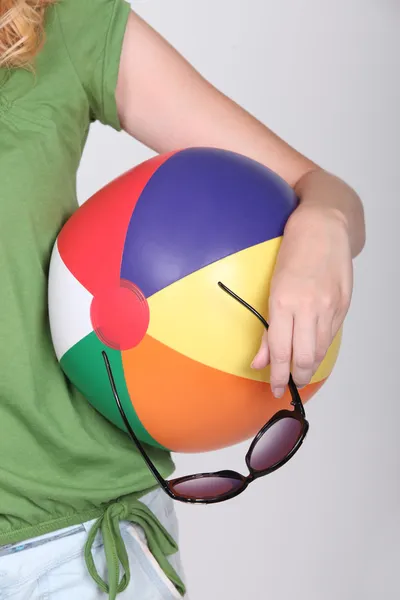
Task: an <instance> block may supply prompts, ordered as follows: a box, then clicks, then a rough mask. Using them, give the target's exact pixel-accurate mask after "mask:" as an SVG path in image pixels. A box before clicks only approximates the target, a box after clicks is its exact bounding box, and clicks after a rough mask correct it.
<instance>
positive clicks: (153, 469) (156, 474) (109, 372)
mask: <svg viewBox="0 0 400 600" xmlns="http://www.w3.org/2000/svg"><path fill="white" fill-rule="evenodd" d="M102 355H103V359H104V363H105V366H106V370H107V375H108V379H109V382H110V386H111V390H112V393H113V396H114V399H115V402H116V404H117V406H118V410H119V413H120V415H121V418H122V420H123V422H124V424H125V427H126V429H127V430H128V433H129V435H130V436H131V438H132V440H133V441H134V442H135V444H136V446H137V449H138V450H139V452H140V454H141V455H142V457H143V460H144V461H145V463H146V464H147V466H148V468H149V469H150V471H151V472H152V473H153V475H154V477H155V478H156V479H157V481H158V483H159V484H160V485H161V487H162V488H163V489H164V490H165V491H166V492H167V493H168V494H169V495H170V490H169V487H168V485H167V482H166V481H165V479H164V478H163V477H162V476H161V473H159V471H158V470H157V469H156V467H155V466H154V464H153V462H152V461H151V460H150V458H149V457H148V455H147V452H146V451H145V449H144V448H143V446H142V444H141V442H140V441H139V439H138V437H137V436H136V435H135V433H134V431H133V429H132V427H131V426H130V424H129V421H128V418H127V416H126V414H125V411H124V409H123V408H122V404H121V400H120V398H119V395H118V392H117V387H116V385H115V380H114V376H113V374H112V370H111V365H110V361H109V360H108V356H107V354H106V352H104V350H103V351H102Z"/></svg>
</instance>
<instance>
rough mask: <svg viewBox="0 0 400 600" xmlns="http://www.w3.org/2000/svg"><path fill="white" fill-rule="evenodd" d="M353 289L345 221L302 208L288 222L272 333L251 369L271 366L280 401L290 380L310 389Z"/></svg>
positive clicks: (273, 298)
mask: <svg viewBox="0 0 400 600" xmlns="http://www.w3.org/2000/svg"><path fill="white" fill-rule="evenodd" d="M352 285H353V268H352V254H351V247H350V239H349V234H348V230H347V227H346V225H345V223H344V221H343V219H341V218H340V216H339V215H338V214H337V213H335V212H334V211H333V210H331V209H327V208H324V207H323V206H321V205H313V206H302V205H300V206H299V208H298V209H297V210H296V211H295V212H294V213H293V215H292V216H291V218H290V219H289V221H288V223H287V226H286V230H285V235H284V238H283V241H282V245H281V248H280V252H279V256H278V260H277V264H276V268H275V272H274V276H273V279H272V282H271V292H270V298H269V324H270V327H269V330H268V332H265V334H264V336H263V339H262V342H261V347H260V350H259V352H258V354H257V355H256V357H255V359H254V361H253V363H252V367H253V368H255V369H263V368H265V367H266V366H267V364H270V365H271V387H272V391H273V393H274V395H275V397H277V398H280V397H281V396H282V395H283V394H284V392H285V388H286V385H287V383H288V380H289V373H290V368H291V362H292V363H293V367H292V376H293V379H294V381H295V383H296V385H298V386H299V387H302V386H304V385H307V384H308V383H309V382H310V380H311V378H312V376H313V375H314V373H315V372H316V370H317V368H318V366H319V364H320V363H321V362H322V360H323V358H324V356H325V354H326V352H327V350H328V348H329V346H330V345H331V343H332V341H333V339H334V337H335V335H336V334H337V332H338V331H339V329H340V327H341V325H342V323H343V321H344V318H345V316H346V314H347V311H348V308H349V305H350V300H351V294H352Z"/></svg>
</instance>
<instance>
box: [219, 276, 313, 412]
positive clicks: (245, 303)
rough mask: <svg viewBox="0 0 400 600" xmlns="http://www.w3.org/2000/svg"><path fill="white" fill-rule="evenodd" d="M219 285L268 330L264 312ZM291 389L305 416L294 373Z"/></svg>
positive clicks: (223, 285)
mask: <svg viewBox="0 0 400 600" xmlns="http://www.w3.org/2000/svg"><path fill="white" fill-rule="evenodd" d="M218 285H219V287H220V288H221V289H222V290H223V291H224V292H226V293H227V294H229V296H231V297H232V298H234V299H235V300H237V302H239V303H240V304H241V305H242V306H244V307H245V308H247V310H248V311H250V312H251V313H253V315H254V316H255V317H257V319H258V320H259V321H261V323H262V324H263V325H264V327H265V329H266V330H267V331H268V329H269V325H268V323H267V321H266V320H265V319H264V317H263V316H262V314H260V313H259V312H258V310H256V309H255V308H254V307H253V306H251V304H249V303H248V302H246V301H245V300H243V298H241V297H240V296H238V295H237V294H235V292H233V291H232V290H231V289H229V288H228V286H226V285H225V284H224V283H222V281H218ZM289 390H290V393H291V396H292V406H294V407H295V408H297V410H299V411H300V414H301V416H302V417H305V416H306V413H305V410H304V406H303V402H302V401H301V397H300V394H299V390H298V389H297V386H296V384H295V382H294V381H293V377H292V375H290V376H289Z"/></svg>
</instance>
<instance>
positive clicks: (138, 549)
mask: <svg viewBox="0 0 400 600" xmlns="http://www.w3.org/2000/svg"><path fill="white" fill-rule="evenodd" d="M141 502H144V503H145V504H147V506H148V507H149V508H150V510H151V511H152V512H153V513H154V515H155V516H156V517H157V518H158V519H159V521H160V522H161V524H162V525H164V527H165V528H166V529H167V530H168V531H169V533H170V534H171V536H172V537H173V538H174V539H175V540H176V539H177V537H178V523H177V518H176V514H175V511H174V507H173V501H172V500H171V499H170V498H169V497H168V496H167V495H166V494H165V493H164V492H162V491H161V490H159V489H157V490H155V491H153V492H151V493H150V494H147V495H146V496H144V497H143V498H141ZM92 525H93V521H90V522H87V523H82V524H81V525H78V526H74V527H68V528H67V529H62V530H59V531H57V532H53V533H50V534H47V535H44V536H40V537H37V538H34V539H32V540H26V541H25V542H24V543H23V544H16V545H15V546H11V547H10V546H9V547H6V548H4V547H3V548H1V547H0V600H8V599H12V600H106V599H107V598H108V595H107V594H105V593H104V592H102V591H101V590H100V589H99V588H98V587H97V585H96V583H95V582H94V581H93V579H92V577H91V576H90V574H89V573H88V570H87V567H86V563H85V560H84V546H85V542H86V539H87V536H88V532H89V530H90V529H91V527H92ZM120 530H121V534H122V537H123V540H124V542H125V546H126V549H127V553H128V556H129V563H130V568H131V580H130V584H129V586H128V588H127V589H126V590H125V591H124V592H121V593H120V594H119V595H118V600H133V599H134V600H173V599H175V598H177V599H178V598H182V596H181V595H180V594H179V592H178V591H177V590H176V588H175V586H174V585H173V584H172V583H171V582H170V580H169V579H168V577H167V576H166V575H165V574H164V572H163V571H162V569H161V568H160V567H159V565H158V563H157V561H156V560H155V559H154V557H153V556H152V554H151V553H150V551H149V549H148V547H147V545H146V543H145V538H144V535H143V530H141V528H140V527H138V526H137V525H134V524H132V523H130V522H128V521H121V523H120ZM92 551H93V557H94V561H95V564H96V567H97V570H98V572H99V574H100V575H101V576H102V578H103V579H107V573H106V571H107V569H106V560H105V554H104V548H103V541H102V538H101V536H100V535H99V534H98V535H97V537H96V539H95V542H94V544H93V550H92ZM168 560H169V561H170V562H171V564H172V566H173V567H174V569H175V570H176V571H177V573H178V574H179V575H180V577H181V578H182V579H184V577H183V569H182V564H181V561H180V557H179V554H173V555H171V556H170V557H169V558H168ZM185 600H188V597H187V595H186V596H185Z"/></svg>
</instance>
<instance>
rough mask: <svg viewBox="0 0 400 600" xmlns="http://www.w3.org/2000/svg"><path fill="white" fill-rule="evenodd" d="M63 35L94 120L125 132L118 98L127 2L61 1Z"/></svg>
mask: <svg viewBox="0 0 400 600" xmlns="http://www.w3.org/2000/svg"><path fill="white" fill-rule="evenodd" d="M56 7H57V12H58V18H59V22H60V28H61V33H62V36H63V40H64V43H65V46H66V50H67V52H68V55H69V58H70V61H71V63H72V66H73V68H74V69H75V72H76V74H77V77H78V78H79V80H80V84H81V85H82V87H83V89H84V91H85V94H86V96H87V98H88V101H89V106H90V118H91V120H98V121H101V122H102V123H104V124H105V125H110V126H111V127H113V128H114V129H116V130H118V131H119V130H120V129H121V124H120V121H119V117H118V110H117V104H116V98H115V91H116V87H117V82H118V73H119V65H120V59H121V52H122V44H123V41H124V36H125V31H126V26H127V21H128V17H129V13H130V10H131V8H130V5H129V4H128V3H127V2H126V1H125V0H60V3H59V4H58V5H56Z"/></svg>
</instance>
